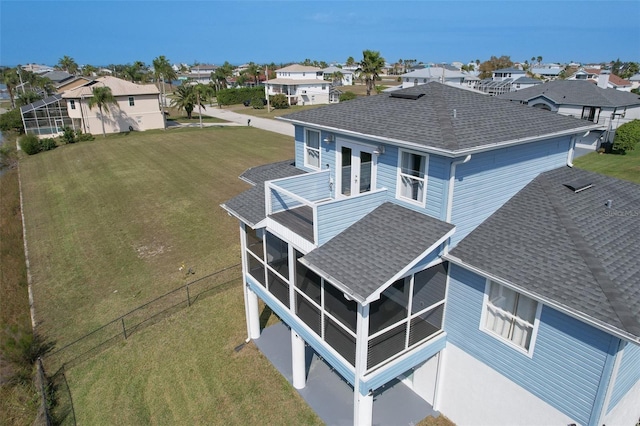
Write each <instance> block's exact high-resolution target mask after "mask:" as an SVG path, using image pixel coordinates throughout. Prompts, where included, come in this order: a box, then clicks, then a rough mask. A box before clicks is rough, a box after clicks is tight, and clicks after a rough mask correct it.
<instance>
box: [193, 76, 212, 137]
mask: <svg viewBox="0 0 640 426" xmlns="http://www.w3.org/2000/svg"><path fill="white" fill-rule="evenodd" d="M192 87H193V91H194V92H195V94H196V105H198V117H199V119H200V128H201V129H202V108H204V109H206V108H205V106H204V105H203V103H206V102H207V101H208V100H209V96H210V95H211V86H207V85H204V84H202V83H198V84H196V85H195V86H192Z"/></svg>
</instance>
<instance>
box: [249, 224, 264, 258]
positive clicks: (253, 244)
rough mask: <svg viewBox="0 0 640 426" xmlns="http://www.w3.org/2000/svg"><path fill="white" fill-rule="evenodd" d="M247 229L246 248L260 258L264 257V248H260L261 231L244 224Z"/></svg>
mask: <svg viewBox="0 0 640 426" xmlns="http://www.w3.org/2000/svg"><path fill="white" fill-rule="evenodd" d="M245 229H246V230H247V249H249V251H250V252H251V253H253V254H255V255H256V256H258V258H260V259H264V249H263V248H262V232H259V231H258V230H256V229H251V228H249V227H248V226H245Z"/></svg>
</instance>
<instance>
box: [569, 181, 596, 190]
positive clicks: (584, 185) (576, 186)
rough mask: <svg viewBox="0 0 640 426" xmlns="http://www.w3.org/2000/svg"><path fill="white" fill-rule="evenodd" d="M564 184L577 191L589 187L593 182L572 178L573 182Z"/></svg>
mask: <svg viewBox="0 0 640 426" xmlns="http://www.w3.org/2000/svg"><path fill="white" fill-rule="evenodd" d="M564 186H566V187H567V188H569V189H570V190H572V191H573V192H575V193H578V192H582V191H584V190H585V189H589V188H591V187H592V186H593V183H592V182H590V181H588V180H574V181H573V182H569V183H565V184H564Z"/></svg>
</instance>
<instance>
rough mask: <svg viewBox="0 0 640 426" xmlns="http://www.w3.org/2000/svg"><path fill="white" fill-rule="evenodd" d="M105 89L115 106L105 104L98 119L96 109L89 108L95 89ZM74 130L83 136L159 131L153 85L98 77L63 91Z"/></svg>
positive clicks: (160, 118) (159, 114) (156, 93)
mask: <svg viewBox="0 0 640 426" xmlns="http://www.w3.org/2000/svg"><path fill="white" fill-rule="evenodd" d="M101 86H102V87H109V88H110V89H111V93H112V94H113V97H114V98H115V99H116V104H115V105H108V108H109V110H108V111H106V110H104V109H103V113H104V116H101V114H100V110H99V109H98V108H97V107H95V106H94V107H93V108H89V100H90V99H91V98H92V97H93V89H94V88H95V87H101ZM62 98H63V99H64V100H65V101H66V103H67V111H68V113H69V117H70V118H71V122H72V125H73V128H74V130H82V132H84V133H93V134H100V133H102V123H103V121H104V128H105V131H106V133H119V132H127V131H132V130H149V129H163V128H164V126H165V124H164V117H163V116H162V111H161V110H160V91H159V90H158V88H157V87H156V86H154V85H153V84H135V83H131V82H129V81H125V80H121V79H119V78H116V77H109V76H105V77H99V78H97V79H96V80H95V81H94V82H93V83H91V84H89V85H86V86H82V87H77V88H75V89H71V90H67V91H66V92H64V93H63V94H62Z"/></svg>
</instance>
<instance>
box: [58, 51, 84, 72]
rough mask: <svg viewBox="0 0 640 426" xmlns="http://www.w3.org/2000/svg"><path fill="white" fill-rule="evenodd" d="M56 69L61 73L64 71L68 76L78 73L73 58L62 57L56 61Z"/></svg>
mask: <svg viewBox="0 0 640 426" xmlns="http://www.w3.org/2000/svg"><path fill="white" fill-rule="evenodd" d="M58 67H59V68H60V69H61V70H62V71H66V72H68V73H69V74H77V73H78V69H79V68H78V64H77V63H76V61H74V60H73V58H71V57H69V56H67V55H64V56H63V57H62V58H60V59H58Z"/></svg>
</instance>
